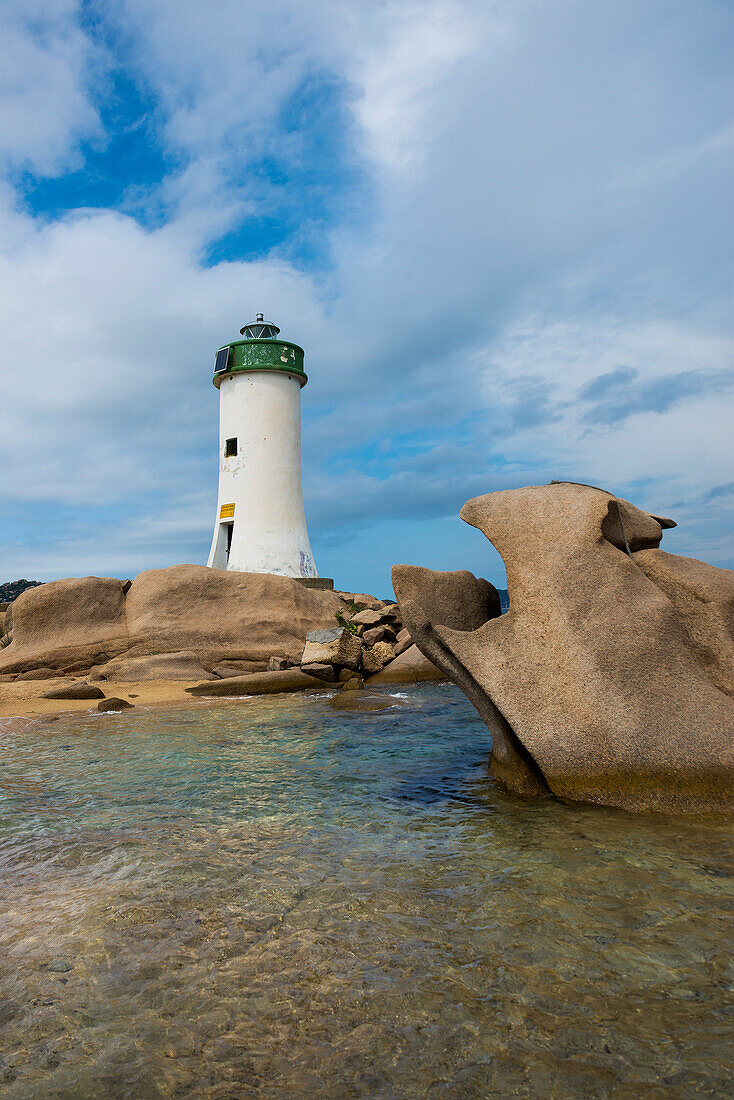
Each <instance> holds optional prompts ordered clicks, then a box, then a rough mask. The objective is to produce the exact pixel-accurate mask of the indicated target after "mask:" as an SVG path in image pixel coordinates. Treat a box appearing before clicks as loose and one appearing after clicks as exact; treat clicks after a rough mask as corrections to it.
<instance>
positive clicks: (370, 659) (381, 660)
mask: <svg viewBox="0 0 734 1100" xmlns="http://www.w3.org/2000/svg"><path fill="white" fill-rule="evenodd" d="M394 656H395V650H394V649H393V647H392V646H391V645H390V643H389V642H378V643H377V645H375V646H373V647H372V649H366V650H365V652H364V656H363V658H362V668H363V670H364V673H365V675H369V674H370V673H373V672H380V671H381V669H383V668H384V667H385V665H386V664H388V663H389V662H390V661H392V659H393V658H394Z"/></svg>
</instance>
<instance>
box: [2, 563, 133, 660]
mask: <svg viewBox="0 0 734 1100" xmlns="http://www.w3.org/2000/svg"><path fill="white" fill-rule="evenodd" d="M125 583H126V582H123V581H119V580H116V579H115V578H113V577H72V578H69V579H68V580H63V581H49V583H48V584H42V585H39V586H38V587H37V588H27V589H26V591H25V592H21V594H20V596H18V598H17V599H16V600H15V601H14V602H13V640H12V641H11V643H10V645H8V646H6V647H5V648H4V649H1V650H0V671H3V672H24V671H27V670H29V669H32V668H35V667H37V666H39V665H43V666H44V667H49V668H53V669H58V670H62V671H63V670H64V669H65V668H66V667H67V666H69V665H73V664H77V665H78V664H80V663H81V664H82V665H86V667H87V668H88V667H90V666H91V665H93V664H95V663H98V660H103V661H108V660H109V659H110V657H113V656H116V655H117V654H118V653H121V652H122V651H123V650H125V649H126V648H127V647H128V644H129V641H128V630H127V622H126V620H125ZM128 583H129V582H128Z"/></svg>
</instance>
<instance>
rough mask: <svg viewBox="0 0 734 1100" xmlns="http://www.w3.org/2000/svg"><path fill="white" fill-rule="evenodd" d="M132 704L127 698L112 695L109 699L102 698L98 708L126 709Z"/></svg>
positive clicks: (105, 709) (104, 709)
mask: <svg viewBox="0 0 734 1100" xmlns="http://www.w3.org/2000/svg"><path fill="white" fill-rule="evenodd" d="M132 705H133V704H132V703H128V701H127V699H118V698H117V697H116V696H114V695H112V696H110V698H109V699H101V700H100V701H99V703H97V710H100V711H103V712H104V711H108V710H126V709H127V708H128V707H131V706H132Z"/></svg>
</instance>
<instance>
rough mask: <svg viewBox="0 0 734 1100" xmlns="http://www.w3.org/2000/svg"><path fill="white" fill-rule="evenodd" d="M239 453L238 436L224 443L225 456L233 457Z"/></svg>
mask: <svg viewBox="0 0 734 1100" xmlns="http://www.w3.org/2000/svg"><path fill="white" fill-rule="evenodd" d="M236 454H237V436H235V437H234V439H228V440H227V441H226V442H225V444H224V457H225V458H232V457H233V456H234V455H236Z"/></svg>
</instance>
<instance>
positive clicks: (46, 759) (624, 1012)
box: [0, 685, 732, 1100]
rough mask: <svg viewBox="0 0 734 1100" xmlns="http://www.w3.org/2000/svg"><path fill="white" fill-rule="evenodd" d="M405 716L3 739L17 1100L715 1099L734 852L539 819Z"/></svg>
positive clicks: (276, 705) (648, 825)
mask: <svg viewBox="0 0 734 1100" xmlns="http://www.w3.org/2000/svg"><path fill="white" fill-rule="evenodd" d="M398 694H399V695H400V696H401V699H400V702H401V706H400V708H399V709H398V708H396V709H395V710H391V711H383V712H378V713H373V714H369V715H365V716H351V715H349V714H345V713H344V712H336V711H334V710H332V709H331V708H330V707H329V705H328V698H326V697H310V698H309V697H306V696H290V697H283V696H281V697H276V698H272V699H265V700H263V699H252V700H244V701H242V702H237V703H230V704H227V705H223V706H206V707H200V708H191V709H177V710H170V711H166V712H161V711H144V710H142V709H141V710H134V711H130V712H127V713H123V714H121V715H96V714H95V715H89V716H84V717H80V718H79V717H78V718H74V719H68V720H64V721H57V722H54V723H52V724H48V725H38V726H36V727H35V729H31V730H30V731H25V732H19V731H18V729H17V727H16V728H15V729H12V728H11V724H10V723H5V726H3V725H2V723H1V722H0V739H1V740H2V759H3V768H2V773H1V777H0V815H1V816H0V859H1V861H2V863H1V867H2V873H1V875H0V892H1V894H2V914H3V916H2V920H1V921H0V1094H2V1095H3V1096H7V1097H13V1098H14V1097H24V1098H25V1097H34V1098H36V1097H41V1098H42V1097H74V1098H84V1097H105V1098H106V1097H203V1098H221V1100H229V1098H239V1097H250V1096H252V1097H265V1098H273V1100H275V1098H281V1097H309V1098H315V1097H329V1098H331V1097H333V1098H338V1100H341V1098H349V1097H396V1098H413V1097H415V1098H416V1100H417V1098H421V1100H422V1098H424V1097H428V1098H430V1100H438V1098H441V1100H444V1098H455V1097H461V1098H464V1097H467V1098H473V1097H477V1098H479V1097H482V1098H484V1097H495V1096H497V1097H507V1096H521V1097H543V1098H546V1097H558V1098H559V1100H562V1098H564V1100H565V1098H567V1097H574V1098H575V1097H579V1098H581V1097H583V1098H587V1097H619V1098H626V1100H627V1098H628V1100H639V1098H640V1097H643V1096H644V1097H646V1098H657V1097H661V1098H662V1097H665V1098H666V1100H669V1098H671V1097H697V1098H698V1097H703V1096H706V1097H712V1096H724V1095H727V1093H728V1089H729V1083H730V1067H731V1062H730V1049H729V1046H728V1043H729V1036H730V1027H728V1026H727V1020H726V1009H727V1004H731V989H732V976H731V972H729V974H728V975H727V971H726V966H727V958H728V948H729V943H730V939H729V937H730V930H731V929H730V923H729V921H728V910H727V900H728V899H730V890H729V887H730V885H731V879H730V877H729V875H730V873H731V864H730V853H731V832H730V830H729V828H728V827H726V826H724V825H721V824H711V823H708V824H706V823H701V822H699V823H696V822H691V821H680V820H672V819H651V818H635V817H631V816H628V815H625V814H622V813H616V812H607V811H604V810H598V809H596V810H594V809H586V808H583V809H579V808H569V807H566V806H563V805H561V804H559V803H557V802H555V801H548V802H545V803H541V804H524V803H522V802H520V801H518V800H516V799H514V798H511V797H509V796H506V795H503V794H502V793H501V792H500V791H498V790H497V789H496V788H495V787H494V786H493V785H492V784H491V782H490V781H489V780H488V779H487V778H486V775H485V767H484V765H485V761H486V756H487V751H488V747H489V745H488V735H487V731H486V729H485V727H484V726H483V725H482V723H481V722H480V721H479V720H478V718H477V716H476V714H475V713H474V711H473V710H472V708H471V707H469V706H468V704H467V703H466V702H465V701H464V699H463V696H461V695H460V693H459V692H458V691H457V690H456V689H455V688H454V687H453V686H451V685H437V686H432V685H425V686H420V687H417V688H415V689H404V690H401V691H400V692H399V693H398Z"/></svg>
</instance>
